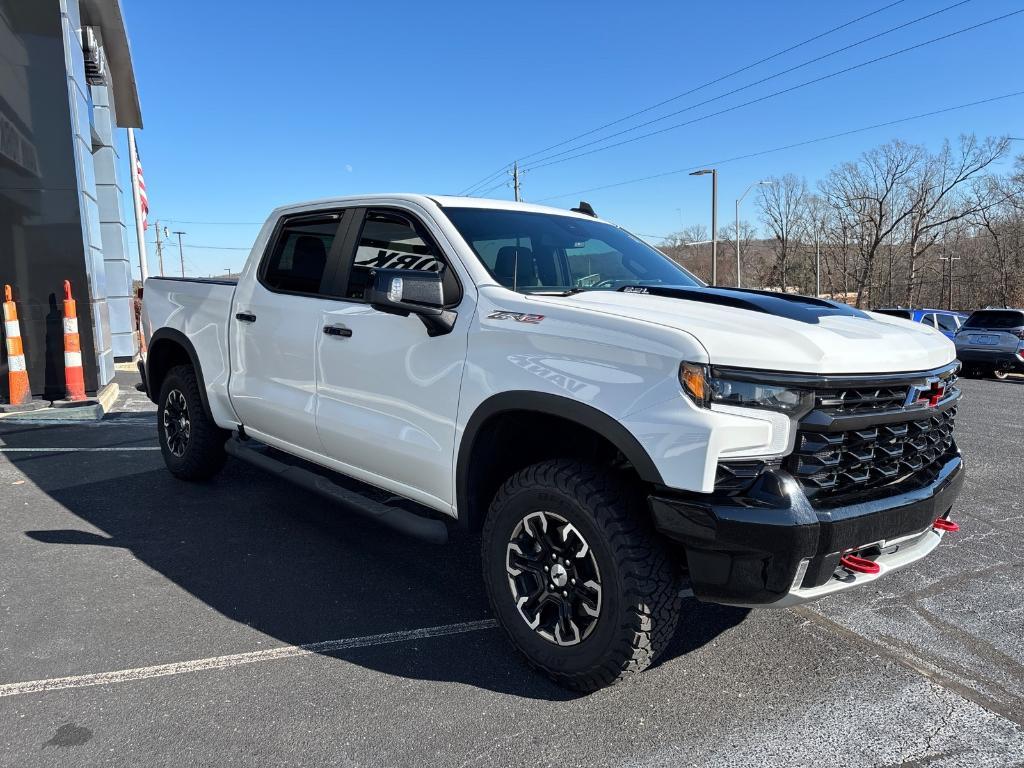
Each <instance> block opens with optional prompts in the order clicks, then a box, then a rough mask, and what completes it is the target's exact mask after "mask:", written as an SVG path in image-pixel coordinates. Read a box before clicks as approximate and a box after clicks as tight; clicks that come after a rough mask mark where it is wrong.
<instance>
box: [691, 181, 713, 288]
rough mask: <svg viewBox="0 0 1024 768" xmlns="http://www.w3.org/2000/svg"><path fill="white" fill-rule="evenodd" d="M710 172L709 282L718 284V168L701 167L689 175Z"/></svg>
mask: <svg viewBox="0 0 1024 768" xmlns="http://www.w3.org/2000/svg"><path fill="white" fill-rule="evenodd" d="M709 173H710V174H711V284H712V285H718V169H717V168H703V169H701V170H699V171H693V172H692V173H691V174H690V175H691V176H706V175H707V174H709Z"/></svg>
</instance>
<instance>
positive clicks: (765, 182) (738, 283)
mask: <svg viewBox="0 0 1024 768" xmlns="http://www.w3.org/2000/svg"><path fill="white" fill-rule="evenodd" d="M774 183H775V182H774V181H771V180H769V179H763V180H761V181H755V182H753V183H752V184H751V185H750V186H749V187H747V188H746V190H745V191H744V192H743V194H742V195H740V196H739V198H737V200H736V287H737V288H742V287H743V283H742V280H741V278H740V203H742V202H743V198H745V197H746V196H747V195H748V194H749V193H750V190H752V189H753V188H754V187H756V186H758V185H759V184H763V185H766V186H771V185H772V184H774Z"/></svg>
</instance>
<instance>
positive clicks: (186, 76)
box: [122, 0, 1024, 274]
mask: <svg viewBox="0 0 1024 768" xmlns="http://www.w3.org/2000/svg"><path fill="white" fill-rule="evenodd" d="M892 1H893V0H873V1H871V2H867V1H865V2H856V3H855V2H849V3H840V2H820V0H818V1H810V0H807V1H804V0H800V1H797V0H776V2H764V1H761V2H755V1H754V0H736V1H734V2H730V3H686V2H678V0H677V1H676V2H662V1H660V0H659V1H657V2H645V3H623V2H605V1H604V0H596V1H592V2H587V3H583V2H575V1H568V2H550V1H549V2H539V1H537V0H520V2H516V3H481V2H463V1H462V0H460V1H459V2H449V3H423V2H391V3H387V4H374V3H353V2H346V1H344V0H341V1H337V2H335V1H328V0H292V2H290V3H287V4H282V3H279V2H270V1H269V0H248V1H247V2H244V3H243V2H240V1H234V2H232V1H230V0H222V1H220V2H209V0H178V1H177V2H175V3H146V2H142V0H122V2H123V5H124V10H125V15H126V21H127V25H128V31H129V35H130V37H131V42H132V51H133V55H134V59H135V68H136V75H137V79H138V85H139V91H140V97H141V101H142V110H143V119H144V121H145V129H144V130H142V131H140V132H138V134H137V136H138V141H139V146H140V150H141V153H142V158H143V165H144V168H145V176H146V183H147V188H148V191H149V199H150V204H151V220H153V219H161V220H166V221H167V224H168V227H169V228H170V229H172V230H176V229H181V230H185V231H186V232H187V233H188V234H187V235H185V237H184V241H185V255H186V260H187V263H186V269H187V271H188V272H189V273H191V274H210V273H223V271H224V270H225V269H229V268H234V269H237V268H238V267H240V265H241V264H242V263H243V261H244V259H245V257H246V255H247V251H246V250H245V249H247V248H248V246H250V245H251V243H252V240H253V239H254V237H255V235H256V233H257V231H258V229H259V225H258V223H257V222H260V221H261V220H262V219H263V218H264V217H265V216H266V214H267V212H268V211H269V210H270V209H271V208H273V207H275V206H277V205H280V204H283V203H287V202H295V201H300V200H307V199H312V198H318V197H326V196H331V195H344V194H356V193H363V192H387V191H415V192H428V193H457V192H460V191H461V190H463V189H464V188H466V187H468V186H470V185H471V184H473V183H475V182H477V181H478V180H480V179H481V178H483V177H486V176H487V175H488V174H491V173H492V172H494V171H496V170H498V169H499V168H500V167H501V166H502V165H503V164H506V163H511V161H512V160H514V159H516V158H522V157H525V156H527V155H530V154H532V153H535V152H536V151H538V150H542V149H544V148H546V147H548V146H551V145H553V144H556V143H558V142H561V141H563V140H565V139H568V138H570V137H573V136H575V135H577V134H580V133H584V132H586V131H589V130H591V129H593V128H596V127H598V126H600V125H602V124H604V123H607V122H610V121H613V120H616V119H618V118H621V117H623V116H625V115H628V114H630V113H632V112H636V111H637V110H641V109H644V108H645V107H648V106H650V105H652V104H655V103H657V102H660V101H662V100H665V99H669V98H671V97H673V96H675V95H677V94H680V93H683V92H685V91H688V90H690V89H693V88H695V87H697V86H700V85H701V84H703V83H706V82H708V81H710V80H714V79H716V78H719V77H721V76H722V75H725V74H728V73H729V72H731V71H733V70H736V69H738V68H740V67H743V66H746V65H748V64H751V63H753V62H756V61H758V60H760V59H763V58H764V57H766V56H770V55H772V54H774V53H776V52H779V51H782V50H784V49H786V48H789V47H790V46H792V45H794V44H796V43H799V42H801V41H803V40H806V39H807V38H810V37H813V36H815V35H818V34H819V33H822V32H824V31H826V30H828V29H830V28H832V27H835V26H837V25H840V24H843V23H845V22H848V21H850V20H852V19H855V18H857V17H859V16H862V15H864V14H867V13H870V12H872V11H875V10H877V9H880V8H883V7H885V6H887V5H889V4H890V3H892ZM956 3H957V0H903V2H899V3H896V4H895V5H893V6H892V7H890V8H887V9H886V10H883V11H881V12H879V13H876V14H874V15H872V16H870V17H869V18H866V19H863V20H862V21H859V22H857V23H855V24H851V25H850V26H848V27H846V28H844V29H841V30H839V31H837V32H835V33H833V34H830V35H827V36H825V37H822V38H821V39H819V40H816V41H814V42H811V43H809V44H807V45H804V46H801V47H799V48H797V49H796V50H793V51H791V52H789V53H786V54H784V55H782V56H779V57H777V58H774V59H772V60H771V61H768V62H766V63H763V64H759V65H757V66H755V67H752V68H750V69H749V70H747V71H746V72H743V73H741V74H738V75H736V76H733V77H729V78H727V79H725V80H723V81H722V82H720V83H718V84H716V85H713V86H710V87H707V88H704V89H702V90H699V91H697V92H695V93H693V94H691V95H690V96H687V97H684V98H680V99H677V100H675V101H672V102H671V103H670V104H667V105H665V106H664V107H662V108H660V109H658V110H654V111H651V112H648V113H645V114H644V115H642V116H641V117H638V118H636V119H635V120H633V121H630V122H625V123H621V124H619V125H616V126H614V127H613V128H611V129H608V130H607V131H606V132H605V133H611V132H614V131H619V130H623V129H624V128H628V127H630V126H631V125H633V124H634V123H636V122H642V121H646V120H651V119H653V118H657V117H660V116H662V115H664V114H665V113H668V112H672V111H676V110H681V109H685V108H687V107H691V106H692V105H693V104H695V103H696V102H700V101H704V100H705V99H711V98H713V97H716V96H719V95H721V94H723V93H725V92H727V91H731V90H733V89H736V88H740V87H742V86H746V85H748V84H750V83H752V82H754V81H757V80H760V79H762V78H765V77H768V76H770V75H773V74H775V73H778V72H780V71H782V70H786V69H789V68H790V67H794V66H797V65H799V64H802V63H803V62H805V61H808V60H809V59H813V58H816V57H819V56H822V55H824V54H827V53H829V52H831V51H834V50H836V49H838V48H841V47H844V46H847V45H850V44H852V43H856V42H857V41H860V40H862V39H864V38H867V37H869V36H872V35H877V34H878V33H880V32H884V31H885V30H888V29H890V28H892V27H895V26H897V25H900V24H904V23H906V22H909V21H912V20H914V19H917V18H918V17H921V16H924V15H926V14H931V13H933V12H935V11H939V10H940V9H943V8H946V7H948V6H951V5H954V4H956ZM1021 7H1022V5H1021V3H1020V2H1019V0H1018V1H1017V2H1008V1H1007V2H1004V1H1003V0H968V1H967V2H963V3H961V4H959V5H958V6H957V7H954V8H951V9H950V10H947V11H945V12H942V13H938V14H937V15H935V16H933V17H931V18H929V19H926V20H924V21H921V22H919V23H915V24H912V25H910V26H907V27H906V28H904V29H900V30H898V31H895V32H892V33H891V34H886V35H883V36H881V37H879V38H877V39H875V40H872V41H869V42H866V43H864V44H862V45H857V46H855V47H853V48H851V49H850V50H847V51H844V52H841V53H838V54H836V55H833V56H829V57H827V58H825V59H823V60H821V61H818V62H816V63H812V64H810V65H808V66H804V67H801V68H799V69H797V70H795V71H793V72H790V73H788V74H785V75H782V76H780V77H777V78H773V79H771V80H769V81H768V82H765V83H762V84H760V85H755V86H753V87H749V88H746V89H745V90H743V91H741V92H739V93H736V94H733V95H731V96H727V97H725V98H721V99H717V100H715V101H713V102H711V103H709V104H707V105H704V106H702V107H696V108H693V109H690V110H688V111H686V112H683V113H682V114H680V115H678V116H677V117H675V118H671V119H667V120H663V121H659V122H657V123H655V124H653V125H651V126H650V127H648V128H647V129H644V130H641V131H636V132H632V133H628V134H624V135H622V136H621V137H619V139H618V140H622V139H627V138H630V137H632V136H634V135H636V134H638V133H644V132H647V131H651V130H655V129H658V128H661V127H666V126H669V125H673V124H675V123H678V122H682V121H684V120H692V119H694V118H704V117H705V116H706V115H709V114H710V113H713V112H717V111H719V110H721V109H725V108H728V107H732V106H735V105H740V104H742V103H743V102H746V101H750V100H751V99H757V98H759V97H762V96H766V95H769V94H772V93H773V92H775V91H779V90H781V89H784V88H789V87H791V86H795V85H799V84H800V83H803V82H805V81H807V80H811V79H813V78H816V77H819V76H822V75H828V74H829V73H832V72H835V71H837V70H841V69H844V68H846V67H849V66H852V65H855V64H859V63H861V62H864V61H867V60H869V59H872V58H875V57H878V56H882V55H885V54H888V53H891V52H894V51H897V50H899V49H901V48H905V47H908V46H912V45H915V44H917V43H921V42H924V41H926V40H929V39H931V38H934V37H938V36H940V35H945V34H947V33H950V32H954V31H956V30H959V29H962V28H964V27H968V26H971V25H974V24H977V23H979V22H982V21H985V20H987V19H991V18H994V17H997V16H1001V15H1003V14H1006V13H1011V12H1013V11H1016V10H1018V9H1019V8H1021ZM1022 33H1024V14H1020V15H1017V16H1013V17H1011V18H1008V19H1005V20H1002V21H999V22H996V23H993V24H990V25H988V26H985V27H982V28H979V29H976V30H973V31H969V32H966V33H964V34H961V35H958V36H956V37H953V38H951V39H947V40H944V41H941V42H937V43H934V44H931V45H927V46H924V47H923V48H920V49H918V50H914V51H911V52H909V53H905V54H902V55H899V56H895V57H893V58H890V59H888V60H885V61H882V62H879V63H876V64H871V65H868V66H864V67H862V68H859V69H856V70H854V71H852V72H849V73H846V74H843V75H839V76H836V77H832V78H830V79H828V80H825V81H822V82H819V83H817V84H813V85H809V86H806V87H802V88H798V89H796V90H794V91H792V92H790V93H787V94H784V95H781V96H775V97H771V98H768V99H766V100H764V101H761V102H759V103H757V104H752V105H750V106H743V107H739V108H737V109H735V110H733V111H730V112H728V113H727V114H723V115H719V116H714V117H708V118H707V119H699V120H698V121H696V122H694V123H692V124H691V125H688V126H685V127H682V128H678V129H673V130H669V131H665V132H664V133H661V134H659V135H657V136H652V137H650V138H647V139H643V140H638V141H634V142H632V143H629V144H626V145H624V146H620V147H617V148H613V149H610V150H607V151H601V152H596V153H594V154H590V155H587V156H585V157H580V158H577V159H574V160H569V161H566V162H561V163H557V164H554V165H551V166H549V167H545V168H534V169H532V170H528V172H527V173H525V174H524V176H523V195H524V198H525V199H526V200H528V201H541V200H543V201H545V202H546V203H548V204H552V205H557V206H565V207H570V206H571V205H575V203H576V202H577V200H578V199H579V198H580V197H581V195H578V194H576V195H574V194H566V193H573V192H575V191H577V190H583V189H589V188H591V187H598V186H603V185H606V184H611V183H615V182H619V181H623V180H627V179H632V178H636V177H642V176H649V175H653V174H658V173H664V172H666V171H670V170H675V169H681V168H687V167H690V166H694V165H698V164H705V163H711V162H714V161H719V160H724V159H728V158H733V157H737V156H740V155H745V154H749V153H754V152H759V151H761V150H767V149H771V148H774V147H779V146H784V145H788V144H792V143H796V142H801V141H805V140H808V139H814V138H817V137H821V136H827V135H831V134H835V133H840V132H843V131H849V130H851V129H856V128H860V127H863V126H868V125H872V124H876V123H881V122H886V121H891V120H897V119H900V118H903V117H907V116H910V115H915V114H919V113H923V112H930V111H933V110H937V109H942V108H945V107H951V106H955V105H958V104H963V103H966V102H973V101H977V100H981V99H986V98H990V97H995V96H1000V95H1003V94H1007V93H1011V92H1014V91H1020V90H1024V81H1022V80H1021V77H1020V75H1021V71H1022V69H1021V63H1020V46H1021V40H1022V39H1024V34H1022ZM961 132H976V133H978V134H981V135H989V134H992V135H1002V134H1008V135H1012V136H1022V137H1024V96H1017V97H1014V98H1009V99H1004V100H1001V101H996V102H992V103H988V104H985V105H980V106H975V107H971V108H968V109H964V110H959V111H955V112H947V113H945V114H941V115H936V116H933V117H930V118H926V119H921V120H915V121H912V122H906V123H902V124H899V125H894V126H889V127H886V128H881V129H875V130H870V131H865V132H862V133H857V134H853V135H849V136H845V137H842V138H838V139H834V140H830V141H824V142H820V143H817V144H811V145H807V146H804V147H801V148H797V149H791V150H786V151H781V152H774V153H770V154H765V155H762V156H760V157H756V158H750V159H746V160H738V161H734V162H728V163H722V164H720V166H719V168H720V171H719V173H720V176H719V221H720V224H721V223H725V222H728V221H731V220H732V216H733V201H734V199H735V197H736V196H737V195H738V194H739V193H741V192H742V191H743V189H745V188H746V186H747V185H748V184H749V183H750V182H752V181H755V180H757V179H759V178H764V177H765V176H770V175H781V174H783V173H787V172H793V173H796V174H798V175H802V176H805V177H807V179H808V181H809V182H811V183H813V182H815V181H816V180H817V179H818V178H820V177H821V176H823V175H824V174H826V173H827V172H828V170H829V168H831V167H832V166H834V165H836V164H837V163H839V162H842V161H845V160H848V159H852V158H854V157H855V156H856V155H857V154H858V153H860V152H862V151H864V150H865V149H868V148H870V147H871V146H874V145H876V144H879V143H882V142H884V141H886V140H888V139H892V138H902V139H906V140H908V141H914V142H920V143H924V144H926V145H928V146H929V147H932V148H935V147H937V146H938V145H939V144H940V143H941V141H942V139H943V138H946V137H950V138H953V137H955V136H956V135H957V134H959V133H961ZM602 135H604V134H603V133H598V134H594V135H592V136H588V137H587V138H585V139H581V140H580V142H585V141H590V140H592V139H594V138H598V137H600V136H602ZM567 146H572V145H566V146H562V147H559V148H558V149H557V150H555V151H562V150H563V149H566V148H567ZM594 146H600V145H594ZM1016 146H1017V148H1018V151H1024V142H1022V143H1020V144H1018V145H1016ZM592 148H594V147H587V149H592ZM537 157H539V156H535V157H534V158H528V159H527V160H526V165H527V167H529V165H530V163H531V161H532V162H534V163H535V164H536V162H537ZM1008 167H1009V165H1008V163H1007V164H1005V165H1004V168H1008ZM123 176H124V182H125V186H127V181H128V173H127V166H126V167H125V170H124V173H123ZM498 181H500V178H499V179H496V180H495V182H494V183H497V182H498ZM709 184H710V181H709V180H708V179H707V178H690V177H689V176H687V175H686V174H685V173H679V174H674V175H671V176H665V177H663V178H661V179H657V180H653V181H648V182H643V183H637V184H629V185H622V186H617V187H613V188H610V189H604V190H597V191H592V192H587V193H586V194H583V195H582V197H583V198H584V199H587V200H589V201H590V202H591V203H592V204H593V205H594V207H595V208H596V209H597V211H598V213H599V214H601V215H602V216H603V217H606V218H609V219H612V220H614V221H616V222H618V223H620V224H622V225H624V226H626V227H628V228H629V229H631V230H633V231H635V232H639V233H642V234H645V235H662V234H666V233H669V232H671V231H674V230H678V229H679V228H680V226H681V223H686V224H691V223H707V222H708V219H709V208H710V205H709V194H710V193H709V188H708V187H709ZM492 185H493V184H488V185H486V186H485V187H484V188H485V189H486V187H487V186H492ZM511 194H512V193H511V189H509V188H507V187H505V186H501V187H499V188H497V189H495V190H493V191H491V192H490V194H489V196H494V197H507V198H510V197H511ZM562 195H565V196H562ZM755 216H756V211H755V207H754V204H753V197H752V196H751V197H750V198H748V199H747V201H746V202H745V204H744V218H750V219H753V218H755ZM217 222H231V223H217ZM234 222H241V223H237V224H236V223H234ZM152 237H153V230H152V228H151V229H150V231H149V233H148V238H149V239H152ZM199 246H221V247H224V248H225V249H224V250H214V249H212V248H200V247H199ZM150 253H151V256H150V264H151V269H155V259H154V258H153V256H152V250H150ZM167 260H168V262H169V264H174V263H176V261H177V252H176V251H175V250H171V251H170V252H169V255H168V257H167ZM168 271H169V272H170V266H169V267H168Z"/></svg>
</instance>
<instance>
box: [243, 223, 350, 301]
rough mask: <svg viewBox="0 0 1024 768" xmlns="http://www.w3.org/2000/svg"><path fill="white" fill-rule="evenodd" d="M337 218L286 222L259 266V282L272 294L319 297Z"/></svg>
mask: <svg viewBox="0 0 1024 768" xmlns="http://www.w3.org/2000/svg"><path fill="white" fill-rule="evenodd" d="M341 217H342V215H341V214H340V213H331V214H326V215H317V216H302V217H296V218H293V219H288V220H286V221H285V222H284V223H283V224H282V225H281V228H280V229H279V230H278V233H277V237H276V238H275V240H274V245H273V247H272V248H271V250H270V252H269V255H268V256H267V259H266V262H265V263H264V265H263V270H262V273H261V275H260V282H262V283H263V285H265V286H266V287H267V288H269V289H270V290H272V291H282V292H285V293H301V294H307V295H319V294H322V293H323V291H322V290H321V285H322V284H323V282H324V274H325V272H326V271H327V255H328V254H329V253H330V252H331V246H332V245H333V244H334V239H335V237H336V236H337V232H338V224H339V223H340V221H341Z"/></svg>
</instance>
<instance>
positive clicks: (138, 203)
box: [128, 128, 149, 283]
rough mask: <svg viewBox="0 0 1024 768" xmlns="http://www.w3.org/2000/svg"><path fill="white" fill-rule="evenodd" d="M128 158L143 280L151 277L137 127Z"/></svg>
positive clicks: (132, 132) (131, 135)
mask: <svg viewBox="0 0 1024 768" xmlns="http://www.w3.org/2000/svg"><path fill="white" fill-rule="evenodd" d="M128 160H129V162H130V163H131V166H132V200H133V202H134V203H135V237H136V238H138V241H139V275H140V276H141V277H142V282H143V283H145V282H146V280H147V279H149V267H148V266H147V265H146V232H145V227H144V226H143V223H142V222H143V219H142V198H141V197H140V195H139V150H138V149H137V148H136V146H135V129H134V128H129V129H128Z"/></svg>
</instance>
